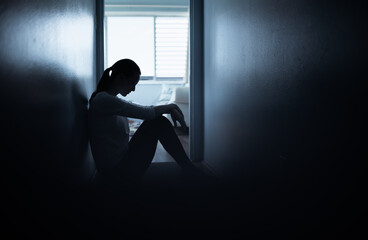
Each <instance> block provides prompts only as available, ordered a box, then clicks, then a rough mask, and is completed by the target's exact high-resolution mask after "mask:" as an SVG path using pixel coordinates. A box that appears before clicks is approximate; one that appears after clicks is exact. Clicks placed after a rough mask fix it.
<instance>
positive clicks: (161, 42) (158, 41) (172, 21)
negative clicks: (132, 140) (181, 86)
mask: <svg viewBox="0 0 368 240" xmlns="http://www.w3.org/2000/svg"><path fill="white" fill-rule="evenodd" d="M187 48H188V18H187V17H156V18H155V72H156V79H159V80H164V79H165V78H168V79H172V78H180V79H182V78H183V77H184V75H185V73H186V66H187Z"/></svg>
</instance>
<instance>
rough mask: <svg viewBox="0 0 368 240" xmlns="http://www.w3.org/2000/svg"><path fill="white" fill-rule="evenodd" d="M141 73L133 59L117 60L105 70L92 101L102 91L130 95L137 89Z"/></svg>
mask: <svg viewBox="0 0 368 240" xmlns="http://www.w3.org/2000/svg"><path fill="white" fill-rule="evenodd" d="M140 75H141V70H140V69H139V67H138V65H137V64H136V63H135V62H134V61H133V60H130V59H121V60H119V61H117V62H116V63H115V64H114V65H112V66H111V67H109V68H107V69H106V70H105V71H104V73H103V74H102V77H101V79H100V81H99V82H98V84H97V89H96V91H95V92H94V93H93V94H92V96H91V99H90V101H91V100H92V98H93V97H94V96H95V95H96V94H97V93H98V92H101V91H107V92H110V93H112V94H114V95H117V94H118V93H120V94H121V95H123V96H126V95H128V94H129V93H130V92H131V91H134V90H135V85H136V84H137V83H138V81H139V78H140Z"/></svg>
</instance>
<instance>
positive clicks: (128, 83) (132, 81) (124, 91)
mask: <svg viewBox="0 0 368 240" xmlns="http://www.w3.org/2000/svg"><path fill="white" fill-rule="evenodd" d="M118 77H119V79H118V82H119V83H120V84H119V86H118V88H119V89H118V92H119V93H120V94H121V95H122V96H124V97H125V96H127V95H128V94H129V93H130V92H134V91H135V86H136V85H137V83H138V82H139V77H140V76H139V75H137V76H135V77H132V78H126V77H125V76H122V75H120V76H118Z"/></svg>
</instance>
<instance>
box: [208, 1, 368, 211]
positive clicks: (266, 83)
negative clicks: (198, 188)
mask: <svg viewBox="0 0 368 240" xmlns="http://www.w3.org/2000/svg"><path fill="white" fill-rule="evenodd" d="M204 4H205V6H204V31H205V32H204V45H205V49H204V51H205V52H204V54H205V60H204V65H205V82H204V85H205V86H204V89H205V95H204V99H205V103H204V108H205V114H204V119H205V124H204V125H205V134H204V138H205V141H204V143H205V146H204V152H205V161H206V162H207V163H209V165H211V166H212V167H213V168H214V169H215V170H216V171H217V172H218V173H220V174H222V175H224V176H226V177H228V178H230V179H232V180H234V182H244V183H247V184H251V185H252V184H254V185H258V186H261V185H263V184H265V185H268V184H276V183H280V185H279V186H278V187H282V188H284V187H285V189H284V190H282V191H281V190H280V189H279V190H280V191H279V195H278V196H282V195H284V196H286V195H287V194H286V193H288V194H289V195H287V196H289V197H290V198H288V199H286V201H285V203H286V202H287V201H293V200H296V199H297V198H304V197H305V199H304V201H305V202H304V203H308V204H310V205H308V204H307V205H306V206H312V205H313V204H314V203H316V202H318V201H322V200H321V199H325V195H328V194H330V193H331V195H330V198H331V199H335V200H334V201H333V202H334V203H331V204H330V203H329V204H330V205H329V207H331V206H333V205H334V204H339V203H337V202H338V201H345V200H346V199H345V198H347V196H352V195H351V194H353V192H354V194H356V193H357V189H359V187H358V186H359V185H360V184H362V182H363V181H362V179H363V176H364V175H363V172H364V171H363V169H364V168H363V165H362V162H363V159H364V158H363V156H362V154H363V153H364V152H365V150H364V144H363V142H364V133H363V129H365V127H364V126H365V123H364V122H365V121H366V118H365V117H364V115H363V112H364V111H365V110H364V109H366V106H364V98H363V95H364V92H363V82H364V81H365V79H366V71H365V70H364V69H365V66H364V61H363V59H365V58H366V54H367V51H366V34H367V27H366V22H367V21H366V20H367V19H366V13H365V11H366V10H367V8H366V5H365V4H363V3H362V4H358V3H354V4H353V3H348V2H346V1H287V0H285V1H267V0H261V1H235V0H230V1H222V0H209V1H204ZM361 187H362V185H361ZM291 189H294V190H295V192H293V191H294V190H293V191H291ZM289 190H290V191H289ZM311 192H319V193H320V194H316V195H311V194H310V193H311ZM333 192H335V193H336V194H337V192H339V193H342V194H343V196H344V197H343V198H338V197H336V196H335V197H336V198H334V197H333V196H334V195H333V194H332V193H333ZM317 196H318V197H317ZM340 196H341V195H340ZM353 198H354V197H352V198H351V199H353ZM306 199H309V200H306ZM336 199H339V200H338V201H337V200H336ZM342 199H345V200H342ZM356 199H359V198H356ZM284 200H285V199H284ZM331 201H332V200H331ZM359 201H360V200H359ZM340 203H341V202H340ZM321 208H322V207H321ZM322 209H327V208H322Z"/></svg>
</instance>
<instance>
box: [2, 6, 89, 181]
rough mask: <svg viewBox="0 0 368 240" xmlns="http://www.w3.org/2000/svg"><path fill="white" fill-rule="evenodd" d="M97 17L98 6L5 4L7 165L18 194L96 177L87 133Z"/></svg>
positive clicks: (4, 131) (4, 144)
mask: <svg viewBox="0 0 368 240" xmlns="http://www.w3.org/2000/svg"><path fill="white" fill-rule="evenodd" d="M94 14H95V1H56V0H55V1H21V0H19V1H2V2H1V3H0V31H1V35H0V46H1V48H0V76H1V81H0V89H1V90H0V91H1V94H0V99H1V100H0V102H1V103H0V106H1V116H2V120H1V123H2V124H1V136H2V137H1V145H2V146H1V148H2V153H3V154H4V155H6V156H7V157H3V158H2V162H3V163H2V164H4V165H3V166H4V168H3V170H4V169H6V170H5V171H6V172H7V173H8V174H7V175H6V176H5V177H4V178H5V179H6V180H5V181H6V182H8V183H9V184H10V186H12V187H14V188H16V186H17V185H16V183H19V185H22V186H26V185H27V184H29V185H32V186H37V184H35V182H33V180H34V181H36V183H41V184H45V185H49V187H50V188H54V187H55V185H54V184H55V182H57V183H67V184H72V185H78V184H80V183H83V182H86V181H88V180H89V178H90V177H91V174H92V172H93V171H94V165H93V161H92V158H91V156H90V153H89V147H88V138H87V131H86V111H87V103H88V102H87V97H89V95H90V94H91V92H92V90H93V88H94V86H95V79H96V77H95V33H94ZM3 150H4V151H3Z"/></svg>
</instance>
